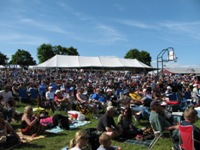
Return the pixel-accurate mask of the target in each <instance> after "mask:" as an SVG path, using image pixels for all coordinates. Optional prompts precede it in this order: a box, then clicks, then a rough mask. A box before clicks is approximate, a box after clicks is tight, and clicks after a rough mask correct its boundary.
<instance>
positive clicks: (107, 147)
mask: <svg viewBox="0 0 200 150" xmlns="http://www.w3.org/2000/svg"><path fill="white" fill-rule="evenodd" d="M111 140H112V139H111V137H110V136H109V135H107V134H106V133H102V134H101V135H100V137H99V144H100V146H99V147H98V148H97V150H122V148H121V147H118V146H112V145H111V143H112V142H111Z"/></svg>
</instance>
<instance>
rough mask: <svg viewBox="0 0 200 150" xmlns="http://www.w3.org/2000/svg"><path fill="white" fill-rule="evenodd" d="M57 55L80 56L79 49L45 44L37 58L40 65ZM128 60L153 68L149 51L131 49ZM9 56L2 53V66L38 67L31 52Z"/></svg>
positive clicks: (0, 63) (25, 51) (21, 50)
mask: <svg viewBox="0 0 200 150" xmlns="http://www.w3.org/2000/svg"><path fill="white" fill-rule="evenodd" d="M55 55H74V56H80V55H79V53H78V51H77V49H76V48H74V47H72V46H71V47H69V48H66V47H63V46H61V45H56V46H52V45H51V44H45V43H43V44H42V45H40V46H39V47H38V48H37V58H38V61H39V64H40V63H43V62H45V61H46V60H48V59H50V58H52V57H53V56H55ZM124 58H126V59H137V60H139V61H141V62H143V63H144V64H146V65H148V66H151V56H150V54H149V53H148V52H147V51H144V50H141V51H139V50H138V49H130V50H129V51H128V52H127V53H126V54H125V56H124ZM8 60H9V58H8V57H7V55H5V54H3V53H1V51H0V65H3V66H5V65H19V66H21V67H28V66H30V65H36V64H37V63H36V61H35V60H34V59H33V57H32V56H31V54H30V53H29V51H27V50H23V49H18V50H17V51H16V52H15V53H14V54H13V55H12V56H11V59H10V60H9V61H8Z"/></svg>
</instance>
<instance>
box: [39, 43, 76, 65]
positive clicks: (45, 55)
mask: <svg viewBox="0 0 200 150" xmlns="http://www.w3.org/2000/svg"><path fill="white" fill-rule="evenodd" d="M55 55H79V53H78V52H77V49H75V48H73V47H70V48H66V47H62V46H61V45H58V46H52V45H51V44H42V45H41V46H40V47H38V48H37V57H38V60H39V63H42V62H44V61H46V60H48V59H50V58H52V57H53V56H55Z"/></svg>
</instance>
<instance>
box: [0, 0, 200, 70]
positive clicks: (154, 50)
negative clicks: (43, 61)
mask: <svg viewBox="0 0 200 150" xmlns="http://www.w3.org/2000/svg"><path fill="white" fill-rule="evenodd" d="M0 19H1V21H0V35H1V36H0V51H1V52H2V53H3V54H5V55H7V56H8V57H11V55H13V54H14V53H15V52H16V51H17V50H18V49H24V50H27V51H29V52H30V54H31V55H32V57H33V58H34V59H35V60H36V61H37V48H38V47H39V46H40V45H41V44H43V43H46V44H52V45H53V46H55V45H61V46H64V47H70V46H73V47H74V48H76V49H77V50H78V52H79V54H80V55H81V56H116V57H120V58H123V57H124V55H125V54H126V53H127V52H128V51H129V50H130V49H134V48H136V49H138V50H145V51H147V52H149V53H150V56H151V57H152V66H156V60H157V55H158V54H159V53H160V52H161V51H162V50H163V49H166V48H168V47H173V48H174V51H175V53H176V56H177V57H178V61H177V63H174V62H169V63H168V64H166V66H170V67H172V66H182V67H199V65H200V59H199V57H200V1H199V0H98V1H97V0H96V1H95V0H0ZM165 57H166V56H165V55H164V58H165ZM166 58H167V57H166Z"/></svg>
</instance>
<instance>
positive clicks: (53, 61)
mask: <svg viewBox="0 0 200 150" xmlns="http://www.w3.org/2000/svg"><path fill="white" fill-rule="evenodd" d="M34 68H38V69H40V68H141V69H142V68H143V69H153V68H152V67H150V66H148V65H146V64H144V63H142V62H140V61H138V60H137V59H123V58H117V57H103V56H100V57H86V56H71V55H70V56H69V55H55V56H54V57H52V58H50V59H49V60H47V61H45V62H43V63H41V64H38V65H36V66H34Z"/></svg>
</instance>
